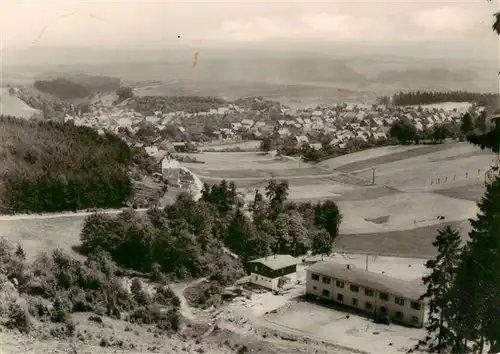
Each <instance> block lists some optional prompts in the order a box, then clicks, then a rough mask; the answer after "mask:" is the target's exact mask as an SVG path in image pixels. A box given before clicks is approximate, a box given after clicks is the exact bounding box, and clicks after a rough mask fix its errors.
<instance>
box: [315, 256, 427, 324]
mask: <svg viewBox="0 0 500 354" xmlns="http://www.w3.org/2000/svg"><path fill="white" fill-rule="evenodd" d="M306 272H307V279H306V293H307V294H308V295H313V296H316V297H319V298H322V299H328V300H332V301H334V302H337V303H340V304H344V305H346V306H350V307H354V308H357V309H359V310H362V311H365V312H370V313H373V314H375V313H377V314H383V315H387V316H389V317H390V318H392V319H393V320H395V321H398V322H401V323H404V324H407V325H411V326H414V327H423V324H424V316H425V303H424V302H423V301H421V300H419V298H420V296H421V295H422V294H423V290H424V289H422V285H421V284H417V283H415V282H410V281H405V280H401V279H397V278H393V277H389V276H386V275H383V274H377V273H373V272H370V271H367V270H364V269H359V268H356V267H355V266H353V265H345V264H341V263H337V262H334V261H321V262H318V263H315V264H313V265H312V266H311V267H309V268H308V269H307V270H306Z"/></svg>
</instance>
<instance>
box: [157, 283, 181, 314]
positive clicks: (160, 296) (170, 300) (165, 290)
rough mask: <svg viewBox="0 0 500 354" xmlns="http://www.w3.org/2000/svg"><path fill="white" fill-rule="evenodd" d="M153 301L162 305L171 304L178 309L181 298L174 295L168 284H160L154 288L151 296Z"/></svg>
mask: <svg viewBox="0 0 500 354" xmlns="http://www.w3.org/2000/svg"><path fill="white" fill-rule="evenodd" d="M153 300H154V302H156V303H157V304H160V305H164V306H171V307H173V308H175V309H179V308H180V306H181V300H180V299H179V298H178V297H177V295H175V293H174V291H173V290H172V289H171V288H170V287H169V286H162V287H158V288H157V289H156V292H155V294H154V297H153Z"/></svg>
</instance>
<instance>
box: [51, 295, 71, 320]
mask: <svg viewBox="0 0 500 354" xmlns="http://www.w3.org/2000/svg"><path fill="white" fill-rule="evenodd" d="M67 319H68V306H67V304H66V303H65V302H64V301H63V300H62V299H61V298H59V297H57V298H56V299H55V301H54V305H53V307H52V311H51V312H50V320H51V321H52V322H55V323H64V322H66V320H67Z"/></svg>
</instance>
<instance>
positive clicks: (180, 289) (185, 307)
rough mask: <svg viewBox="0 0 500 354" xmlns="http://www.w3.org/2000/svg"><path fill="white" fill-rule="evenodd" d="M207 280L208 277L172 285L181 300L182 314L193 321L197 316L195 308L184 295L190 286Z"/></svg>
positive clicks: (171, 287)
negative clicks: (194, 312)
mask: <svg viewBox="0 0 500 354" xmlns="http://www.w3.org/2000/svg"><path fill="white" fill-rule="evenodd" d="M205 280H206V278H200V279H196V280H193V281H190V282H183V283H175V284H171V285H170V289H172V291H173V292H174V293H175V295H176V296H177V297H178V298H179V300H180V302H181V309H180V310H181V314H182V315H183V316H184V317H185V318H187V319H189V320H191V321H193V320H195V319H196V316H195V315H194V314H193V308H192V307H191V306H189V304H188V302H187V300H186V297H185V296H184V290H186V289H187V288H188V287H190V286H194V285H198V284H200V283H201V282H203V281H205Z"/></svg>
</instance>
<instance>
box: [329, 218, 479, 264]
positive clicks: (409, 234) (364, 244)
mask: <svg viewBox="0 0 500 354" xmlns="http://www.w3.org/2000/svg"><path fill="white" fill-rule="evenodd" d="M445 225H451V226H452V227H455V228H457V230H459V232H460V234H461V236H462V240H463V242H465V241H466V240H468V235H467V234H468V232H469V231H470V229H471V227H470V223H469V222H468V221H454V222H446V223H438V224H435V225H430V226H423V227H417V228H414V229H409V230H398V231H387V232H375V231H374V232H369V233H356V234H343V233H341V234H340V235H339V236H338V237H337V239H336V240H335V243H334V245H333V247H334V250H336V251H339V252H342V251H344V252H348V253H368V254H372V255H385V256H396V257H421V258H423V259H429V258H431V257H434V256H435V255H436V253H437V252H436V248H435V247H434V246H433V245H432V242H434V240H435V239H436V235H437V231H438V229H440V228H442V227H443V226H445Z"/></svg>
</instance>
